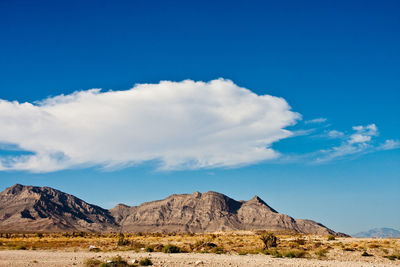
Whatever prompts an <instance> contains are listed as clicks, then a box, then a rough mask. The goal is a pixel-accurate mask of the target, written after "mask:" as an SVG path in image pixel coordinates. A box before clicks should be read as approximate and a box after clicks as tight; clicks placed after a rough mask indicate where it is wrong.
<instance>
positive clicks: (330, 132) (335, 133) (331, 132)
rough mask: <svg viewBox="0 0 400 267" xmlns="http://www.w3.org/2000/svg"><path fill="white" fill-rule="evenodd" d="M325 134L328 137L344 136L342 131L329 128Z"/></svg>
mask: <svg viewBox="0 0 400 267" xmlns="http://www.w3.org/2000/svg"><path fill="white" fill-rule="evenodd" d="M327 136H328V137H330V138H340V137H343V136H344V133H342V132H339V131H336V130H331V131H329V132H328V133H327Z"/></svg>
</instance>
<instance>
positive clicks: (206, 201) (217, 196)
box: [0, 184, 342, 235]
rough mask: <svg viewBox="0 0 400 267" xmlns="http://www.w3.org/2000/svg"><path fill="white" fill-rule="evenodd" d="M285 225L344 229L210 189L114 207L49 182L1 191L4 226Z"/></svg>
mask: <svg viewBox="0 0 400 267" xmlns="http://www.w3.org/2000/svg"><path fill="white" fill-rule="evenodd" d="M236 230H269V231H287V232H296V233H305V234H320V235H328V234H335V235H342V234H341V233H336V232H334V231H333V230H331V229H329V228H327V227H325V226H324V225H322V224H320V223H317V222H314V221H312V220H305V219H294V218H292V217H290V216H288V215H285V214H281V213H279V212H277V211H276V210H274V209H273V208H272V207H270V206H269V205H268V204H267V203H265V202H264V201H263V200H262V199H261V198H259V197H258V196H254V197H253V198H251V199H250V200H247V201H237V200H234V199H232V198H230V197H228V196H226V195H224V194H222V193H218V192H215V191H208V192H204V193H200V192H197V191H196V192H194V193H193V194H173V195H170V196H168V197H166V198H164V199H161V200H155V201H150V202H144V203H142V204H141V205H138V206H128V205H126V204H123V203H120V204H117V205H116V206H115V207H113V208H112V209H110V210H106V209H103V208H101V207H99V206H96V205H92V204H89V203H87V202H85V201H83V200H82V199H79V198H77V197H75V196H73V195H70V194H67V193H64V192H62V191H59V190H56V189H53V188H51V187H37V186H24V185H20V184H16V185H14V186H12V187H9V188H7V189H5V190H4V191H3V192H1V193H0V231H44V232H61V231H91V232H102V231H104V232H215V231H236Z"/></svg>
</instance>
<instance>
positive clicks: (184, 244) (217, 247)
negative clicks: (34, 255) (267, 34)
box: [0, 232, 400, 266]
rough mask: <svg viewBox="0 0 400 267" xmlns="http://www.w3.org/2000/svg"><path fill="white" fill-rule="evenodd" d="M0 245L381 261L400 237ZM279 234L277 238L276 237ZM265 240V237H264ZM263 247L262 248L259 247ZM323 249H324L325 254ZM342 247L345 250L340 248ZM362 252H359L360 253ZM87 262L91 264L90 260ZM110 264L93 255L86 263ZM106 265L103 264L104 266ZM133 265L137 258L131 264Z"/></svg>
mask: <svg viewBox="0 0 400 267" xmlns="http://www.w3.org/2000/svg"><path fill="white" fill-rule="evenodd" d="M1 236H2V237H0V249H1V250H7V249H9V250H24V249H27V250H28V249H31V250H47V249H49V250H57V249H60V250H65V249H66V250H69V251H94V250H93V248H96V250H97V249H98V250H100V251H102V252H108V251H127V250H132V251H137V252H140V251H145V252H164V253H182V252H189V253H190V252H199V253H215V254H221V253H234V254H239V255H249V254H257V253H264V254H266V255H270V256H272V257H276V258H281V257H285V258H300V257H306V258H314V259H327V260H329V259H338V257H339V259H340V257H342V258H343V259H344V258H345V257H349V256H350V255H351V257H353V258H354V257H358V259H359V260H365V261H368V258H369V256H367V255H366V254H364V252H365V253H367V254H368V255H373V256H374V259H376V260H381V261H384V262H385V261H389V260H392V261H395V260H400V253H399V252H400V239H383V240H379V239H352V238H340V237H339V238H338V237H336V242H330V241H327V237H322V236H308V235H301V236H299V235H289V234H276V233H273V234H271V233H261V234H255V233H251V232H243V233H241V232H231V233H214V234H185V233H173V234H171V235H170V234H165V233H137V234H133V233H125V234H119V233H107V234H106V233H104V234H101V233H81V232H76V233H52V234H50V233H41V234H40V235H38V234H37V233H24V234H22V233H21V234H18V233H9V234H7V233H2V234H1ZM278 237H279V239H278ZM264 241H265V242H264ZM266 246H267V247H268V248H265V247H266ZM328 252H329V253H328ZM343 252H345V253H343ZM362 255H363V256H362ZM90 264H92V265H90ZM101 264H103V266H110V265H109V263H107V261H105V260H99V259H97V258H95V259H93V261H88V265H87V266H101ZM107 264H108V265H107ZM136 264H138V263H136Z"/></svg>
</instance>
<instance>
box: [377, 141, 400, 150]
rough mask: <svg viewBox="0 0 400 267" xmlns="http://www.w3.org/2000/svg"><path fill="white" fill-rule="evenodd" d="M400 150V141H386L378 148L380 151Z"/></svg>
mask: <svg viewBox="0 0 400 267" xmlns="http://www.w3.org/2000/svg"><path fill="white" fill-rule="evenodd" d="M397 148H400V141H399V140H391V139H390V140H386V141H385V143H383V144H381V145H380V146H378V149H379V150H392V149H397Z"/></svg>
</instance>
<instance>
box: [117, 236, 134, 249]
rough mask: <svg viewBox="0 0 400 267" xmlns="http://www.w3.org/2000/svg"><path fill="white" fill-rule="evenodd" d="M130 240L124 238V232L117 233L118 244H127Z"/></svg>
mask: <svg viewBox="0 0 400 267" xmlns="http://www.w3.org/2000/svg"><path fill="white" fill-rule="evenodd" d="M130 243H131V242H130V241H129V240H128V239H125V236H124V234H119V239H118V246H127V245H129V244H130Z"/></svg>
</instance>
